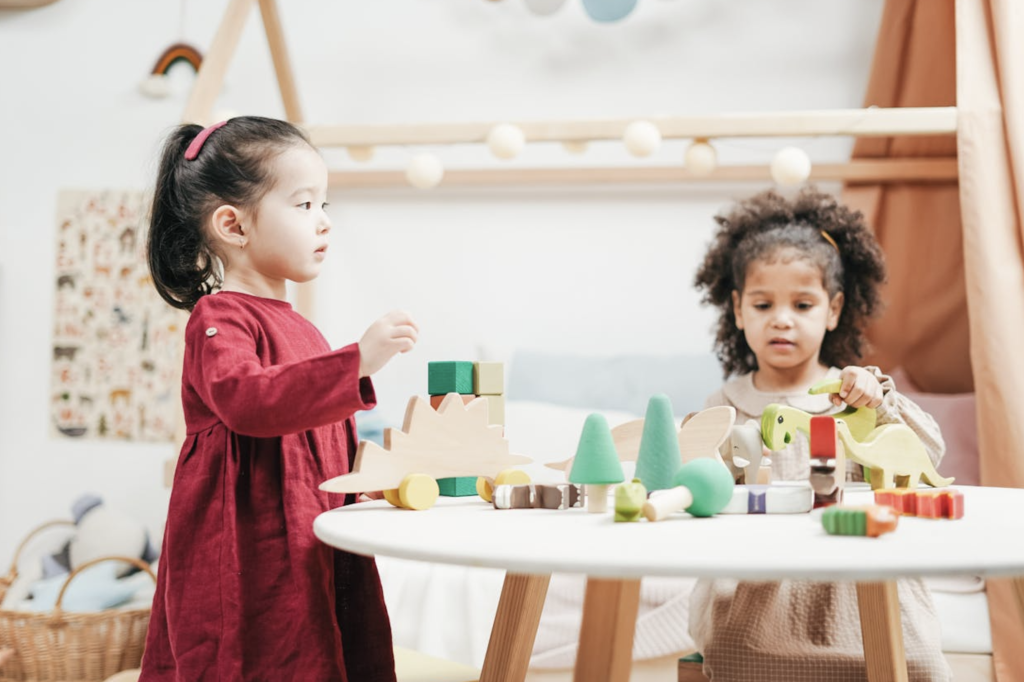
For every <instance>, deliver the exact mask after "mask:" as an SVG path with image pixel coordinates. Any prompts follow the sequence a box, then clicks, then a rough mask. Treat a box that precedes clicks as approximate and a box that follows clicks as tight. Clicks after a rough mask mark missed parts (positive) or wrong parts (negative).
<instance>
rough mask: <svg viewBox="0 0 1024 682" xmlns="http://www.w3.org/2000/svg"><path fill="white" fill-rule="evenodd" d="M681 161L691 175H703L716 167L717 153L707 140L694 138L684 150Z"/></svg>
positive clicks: (709, 173) (708, 173)
mask: <svg viewBox="0 0 1024 682" xmlns="http://www.w3.org/2000/svg"><path fill="white" fill-rule="evenodd" d="M683 163H684V164H685V166H686V170H688V171H690V174H691V175H695V176H697V177H705V176H707V175H711V172H712V171H714V170H715V168H717V167H718V153H717V152H716V151H715V148H714V147H712V146H711V145H710V144H708V141H707V140H694V142H693V144H691V145H690V146H689V147H688V148H687V150H686V156H685V157H684V159H683Z"/></svg>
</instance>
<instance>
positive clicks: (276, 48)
mask: <svg viewBox="0 0 1024 682" xmlns="http://www.w3.org/2000/svg"><path fill="white" fill-rule="evenodd" d="M259 2H260V14H261V15H262V16H263V29H264V30H265V31H266V33H267V43H268V44H269V45H270V56H271V59H273V61H274V72H275V73H276V74H277V86H278V88H279V89H280V90H281V99H282V101H283V102H284V112H285V116H287V117H288V120H289V121H291V122H292V123H301V122H302V106H301V105H300V104H299V91H298V88H296V87H295V76H294V74H293V73H292V64H291V60H290V59H289V58H288V47H287V45H285V42H284V30H283V29H282V28H281V15H280V14H279V13H278V11H277V2H276V0H259Z"/></svg>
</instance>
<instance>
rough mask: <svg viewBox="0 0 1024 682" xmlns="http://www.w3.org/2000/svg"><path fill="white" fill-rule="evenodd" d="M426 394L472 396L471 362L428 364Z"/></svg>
mask: <svg viewBox="0 0 1024 682" xmlns="http://www.w3.org/2000/svg"><path fill="white" fill-rule="evenodd" d="M427 393H429V394H430V395H445V394H446V393H462V394H466V395H472V394H473V363H472V362H461V361H454V362H450V361H449V362H428V363H427Z"/></svg>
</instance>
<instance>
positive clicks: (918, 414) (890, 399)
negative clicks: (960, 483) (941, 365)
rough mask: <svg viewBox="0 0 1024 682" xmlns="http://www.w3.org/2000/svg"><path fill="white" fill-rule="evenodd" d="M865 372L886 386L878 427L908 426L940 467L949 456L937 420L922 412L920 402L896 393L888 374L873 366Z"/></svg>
mask: <svg viewBox="0 0 1024 682" xmlns="http://www.w3.org/2000/svg"><path fill="white" fill-rule="evenodd" d="M864 369H866V370H868V371H869V372H871V373H872V374H874V376H875V378H876V379H878V382H879V383H880V384H882V404H881V405H879V406H878V408H877V414H878V418H877V422H876V423H877V424H878V425H879V426H881V425H882V424H906V425H907V426H909V427H910V428H911V429H913V431H914V433H916V434H917V437H918V438H920V439H921V442H922V443H924V447H925V450H927V451H928V457H929V459H931V461H932V465H934V466H935V467H938V466H939V462H941V461H942V457H943V456H944V455H945V454H946V442H945V441H944V440H943V439H942V431H941V430H940V429H939V425H938V423H937V422H936V421H935V419H934V418H933V417H932V416H931V415H930V414H928V413H927V412H925V411H924V410H922V409H921V408H920V407H919V406H918V405H917V403H915V402H914V401H913V400H911V399H910V398H908V397H907V396H905V395H903V394H902V393H899V392H898V391H897V390H896V385H895V383H894V382H893V380H892V377H890V376H889V375H887V374H884V373H883V372H882V370H880V369H879V368H878V367H875V366H873V365H871V366H867V367H865V368H864Z"/></svg>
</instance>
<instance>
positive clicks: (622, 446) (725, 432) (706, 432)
mask: <svg viewBox="0 0 1024 682" xmlns="http://www.w3.org/2000/svg"><path fill="white" fill-rule="evenodd" d="M735 421H736V409H735V408H733V407H730V406H728V405H720V406H718V407H709V408H708V409H706V410H701V411H700V412H695V413H693V414H692V415H690V416H689V417H688V418H687V419H685V420H684V421H683V424H682V426H681V427H680V428H679V432H678V433H679V458H680V461H681V462H682V463H683V464H685V463H687V462H689V461H691V460H693V459H696V458H698V457H710V458H712V459H716V460H718V461H719V462H721V461H722V456H721V454H719V448H720V447H721V445H722V443H723V442H725V439H726V438H728V437H729V431H730V429H731V428H732V426H733V423H735ZM643 433H644V420H643V419H634V420H632V421H628V422H624V423H622V424H619V425H618V426H616V427H615V428H614V429H612V440H613V442H614V444H615V451H616V452H617V453H618V456H619V461H620V462H635V461H637V458H638V456H639V454H640V441H641V440H642V439H643ZM572 464H573V460H572V458H569V459H567V460H564V461H562V462H554V463H550V464H547V465H546V466H547V467H549V468H551V469H558V470H559V471H568V470H569V469H571V468H572Z"/></svg>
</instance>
